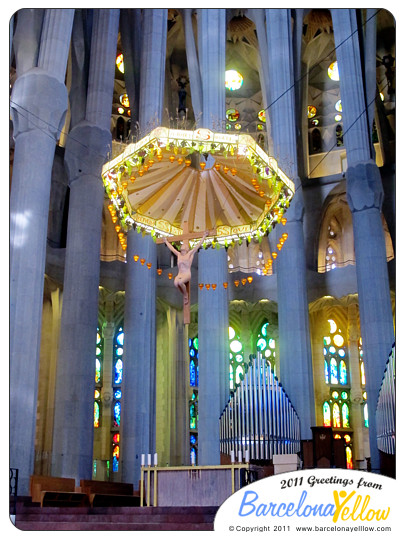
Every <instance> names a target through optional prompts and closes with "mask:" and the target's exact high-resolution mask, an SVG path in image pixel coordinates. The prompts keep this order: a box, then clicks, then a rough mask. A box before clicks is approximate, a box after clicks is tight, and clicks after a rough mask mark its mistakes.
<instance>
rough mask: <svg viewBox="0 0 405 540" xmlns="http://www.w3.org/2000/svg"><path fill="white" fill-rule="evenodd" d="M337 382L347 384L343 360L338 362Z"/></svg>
mask: <svg viewBox="0 0 405 540" xmlns="http://www.w3.org/2000/svg"><path fill="white" fill-rule="evenodd" d="M339 382H340V384H347V369H346V363H345V361H344V360H341V361H340V364H339Z"/></svg>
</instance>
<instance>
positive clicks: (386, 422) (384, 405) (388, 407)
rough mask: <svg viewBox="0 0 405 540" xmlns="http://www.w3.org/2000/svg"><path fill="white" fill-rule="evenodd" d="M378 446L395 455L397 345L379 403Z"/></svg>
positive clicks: (387, 370) (386, 374)
mask: <svg viewBox="0 0 405 540" xmlns="http://www.w3.org/2000/svg"><path fill="white" fill-rule="evenodd" d="M376 419H377V446H378V448H379V450H381V451H382V452H385V453H387V454H395V344H394V345H393V347H392V351H391V353H390V356H389V358H388V362H387V365H386V368H385V372H384V378H383V382H382V384H381V388H380V393H379V396H378V403H377V414H376Z"/></svg>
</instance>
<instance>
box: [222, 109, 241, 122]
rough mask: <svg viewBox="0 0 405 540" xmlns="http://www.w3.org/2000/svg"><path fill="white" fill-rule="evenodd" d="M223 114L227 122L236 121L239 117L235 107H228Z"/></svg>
mask: <svg viewBox="0 0 405 540" xmlns="http://www.w3.org/2000/svg"><path fill="white" fill-rule="evenodd" d="M225 115H226V119H227V120H228V122H236V121H237V120H239V117H240V113H239V111H238V110H237V109H228V110H227V111H226V113H225Z"/></svg>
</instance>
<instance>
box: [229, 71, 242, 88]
mask: <svg viewBox="0 0 405 540" xmlns="http://www.w3.org/2000/svg"><path fill="white" fill-rule="evenodd" d="M242 84H243V77H242V75H241V74H240V73H239V71H236V70H235V69H229V70H227V71H226V72H225V88H226V89H227V90H231V91H234V90H239V88H240V87H241V86H242Z"/></svg>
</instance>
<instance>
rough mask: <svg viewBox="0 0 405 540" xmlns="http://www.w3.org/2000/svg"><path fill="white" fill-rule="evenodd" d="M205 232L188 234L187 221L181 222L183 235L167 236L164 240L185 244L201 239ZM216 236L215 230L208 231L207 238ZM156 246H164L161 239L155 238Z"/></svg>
mask: <svg viewBox="0 0 405 540" xmlns="http://www.w3.org/2000/svg"><path fill="white" fill-rule="evenodd" d="M204 233H205V231H201V232H190V231H189V228H188V221H183V234H177V235H175V236H167V237H166V240H167V241H168V242H170V243H173V242H186V241H190V240H196V239H197V238H202V237H203V236H204ZM216 234H217V229H210V230H209V231H208V236H215V235H216ZM156 244H164V239H163V238H157V239H156Z"/></svg>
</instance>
